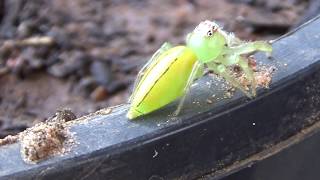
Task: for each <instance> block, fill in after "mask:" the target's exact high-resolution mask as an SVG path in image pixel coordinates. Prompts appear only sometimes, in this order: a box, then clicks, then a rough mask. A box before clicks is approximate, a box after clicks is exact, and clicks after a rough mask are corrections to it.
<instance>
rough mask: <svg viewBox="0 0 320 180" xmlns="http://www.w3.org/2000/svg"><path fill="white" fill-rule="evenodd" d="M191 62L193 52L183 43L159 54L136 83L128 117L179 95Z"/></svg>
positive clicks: (148, 111) (146, 110) (186, 79)
mask: <svg viewBox="0 0 320 180" xmlns="http://www.w3.org/2000/svg"><path fill="white" fill-rule="evenodd" d="M195 62H196V55H195V54H194V53H193V52H192V50H191V49H189V48H187V47H186V46H176V47H173V48H171V49H169V50H167V51H165V52H164V53H163V54H162V55H160V56H159V57H158V60H157V61H156V62H154V63H153V64H151V65H150V68H149V69H148V70H147V72H146V73H145V74H144V76H143V77H142V79H141V82H140V83H139V84H138V87H137V91H136V94H135V96H134V97H133V99H132V102H131V107H130V109H129V112H128V117H129V118H130V119H132V118H134V117H137V116H140V115H143V114H147V113H150V112H152V111H154V110H156V109H159V108H161V107H163V106H165V105H167V104H169V103H170V102H172V101H174V100H175V99H177V98H178V97H180V96H182V95H183V93H184V89H185V87H186V84H187V81H188V78H189V76H190V73H191V71H192V68H193V66H194V63H195Z"/></svg>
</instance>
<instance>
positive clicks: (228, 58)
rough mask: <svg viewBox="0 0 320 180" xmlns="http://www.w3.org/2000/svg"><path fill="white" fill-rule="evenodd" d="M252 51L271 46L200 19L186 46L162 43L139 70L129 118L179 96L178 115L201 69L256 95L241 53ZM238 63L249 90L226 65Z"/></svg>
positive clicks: (176, 113) (249, 68)
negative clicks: (240, 37) (249, 87)
mask: <svg viewBox="0 0 320 180" xmlns="http://www.w3.org/2000/svg"><path fill="white" fill-rule="evenodd" d="M255 51H264V52H266V53H271V51H272V47H271V45H270V44H269V43H267V42H264V41H255V42H243V41H241V40H240V39H238V38H237V37H235V36H234V35H233V34H229V33H227V32H225V31H223V30H222V28H221V27H219V26H218V25H217V24H216V23H215V22H211V21H208V20H206V21H203V22H201V23H200V24H199V25H198V26H197V27H196V28H195V30H194V31H193V32H191V33H189V34H188V35H187V38H186V46H176V47H172V45H171V44H169V43H164V44H163V45H162V46H161V48H160V49H159V50H157V51H156V53H155V54H154V55H153V56H152V57H151V59H150V60H149V61H148V62H147V64H146V65H145V66H144V67H143V68H142V69H141V70H140V72H139V74H138V77H137V80H136V82H135V86H134V90H133V93H132V95H131V97H130V99H129V103H130V108H129V111H128V113H127V117H128V118H129V119H134V118H136V117H139V116H142V115H145V114H148V113H150V112H152V111H155V110H157V109H159V108H161V107H163V106H165V105H167V104H169V103H170V102H172V101H174V100H176V99H177V98H179V97H181V100H180V103H179V105H178V107H177V109H176V111H175V112H174V115H178V114H179V112H180V111H181V108H182V106H183V103H184V100H185V97H186V95H187V93H188V91H189V89H190V87H191V85H192V83H193V82H194V80H195V79H196V78H198V77H201V76H203V75H204V69H205V68H208V70H211V71H213V72H214V73H215V74H217V75H219V76H221V77H223V78H224V79H225V80H226V81H227V82H229V83H230V84H231V85H232V86H234V87H236V88H238V89H240V90H241V91H242V92H244V93H245V94H246V96H248V97H250V98H251V97H254V96H256V82H255V78H254V74H253V70H252V69H251V67H250V66H249V65H248V61H247V59H246V58H245V57H244V56H243V55H246V54H249V53H252V52H255ZM232 65H238V66H240V67H241V69H242V71H243V73H244V74H245V76H246V79H247V80H248V81H249V82H250V85H251V91H248V90H247V87H246V86H244V85H242V84H241V83H239V82H238V81H237V80H236V79H235V77H233V76H232V72H230V70H229V68H228V67H230V66H232Z"/></svg>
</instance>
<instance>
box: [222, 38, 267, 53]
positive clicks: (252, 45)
mask: <svg viewBox="0 0 320 180" xmlns="http://www.w3.org/2000/svg"><path fill="white" fill-rule="evenodd" d="M255 51H263V52H266V53H267V54H268V55H270V53H271V51H272V46H271V45H270V44H269V43H268V42H265V41H254V42H247V43H243V44H240V45H238V46H234V47H229V48H228V49H227V50H226V53H227V54H237V55H241V54H248V53H252V52H255Z"/></svg>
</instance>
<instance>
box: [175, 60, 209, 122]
mask: <svg viewBox="0 0 320 180" xmlns="http://www.w3.org/2000/svg"><path fill="white" fill-rule="evenodd" d="M200 75H201V76H202V75H203V64H201V63H200V62H199V61H196V63H195V65H194V66H193V68H192V71H191V74H190V76H189V78H188V82H187V85H186V87H185V88H184V90H183V96H182V97H181V99H180V101H179V104H178V107H177V109H176V110H175V111H174V113H173V115H174V116H177V115H179V113H180V112H181V109H182V107H183V104H184V101H185V99H186V96H187V94H188V93H189V90H190V87H191V85H192V83H193V82H194V80H195V79H196V78H198V77H200Z"/></svg>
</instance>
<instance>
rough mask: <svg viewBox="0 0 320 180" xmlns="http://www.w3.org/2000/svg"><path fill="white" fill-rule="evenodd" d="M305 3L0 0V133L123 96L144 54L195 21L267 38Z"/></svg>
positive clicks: (291, 22) (299, 15) (295, 20)
mask: <svg viewBox="0 0 320 180" xmlns="http://www.w3.org/2000/svg"><path fill="white" fill-rule="evenodd" d="M310 2H312V1H310ZM310 2H309V1H303V0H284V1H276V0H271V1H263V0H226V1H209V0H178V1H169V0H164V1H136V0H133V1H129V0H120V1H119V0H118V1H96V0H74V1H64V0H53V1H50V0H33V1H26V0H6V1H1V2H0V23H1V25H0V45H1V46H0V138H3V137H4V136H6V135H8V134H16V133H17V132H19V131H22V130H24V129H26V128H27V127H30V126H32V125H33V124H34V123H36V122H41V121H44V120H46V119H48V118H49V117H51V116H52V115H53V114H54V113H55V112H56V110H57V109H64V108H68V109H70V110H71V111H72V112H73V113H75V115H76V116H77V117H79V116H82V115H84V114H87V113H89V112H93V111H96V110H98V109H100V108H102V107H107V106H112V105H117V104H120V103H124V102H126V100H127V99H128V97H129V95H130V90H131V89H132V85H133V81H134V79H135V75H136V74H137V72H138V70H139V68H140V67H141V66H142V65H143V64H144V63H145V62H146V61H147V59H148V57H150V56H151V55H152V53H153V52H154V51H155V50H157V48H159V47H160V46H161V44H162V43H163V42H165V41H168V42H172V43H174V44H179V43H183V42H184V38H185V35H186V34H187V33H188V32H190V31H192V30H193V28H194V27H195V26H196V25H197V24H198V23H199V22H200V21H201V20H205V19H209V20H216V21H217V22H218V23H220V24H221V25H223V26H224V29H226V30H227V31H233V32H235V34H236V35H237V36H239V37H240V38H242V39H248V40H257V39H266V40H269V39H274V38H276V37H278V36H280V35H282V34H284V33H285V32H287V31H288V30H289V29H290V28H291V27H293V26H295V25H297V24H299V23H301V21H302V19H306V18H308V17H306V16H305V14H306V11H307V10H308V6H309V3H310ZM309 9H310V8H309ZM307 14H310V11H308V12H307ZM311 14H312V12H311ZM308 16H309V15H308ZM41 38H44V39H41ZM26 42H28V43H26Z"/></svg>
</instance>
